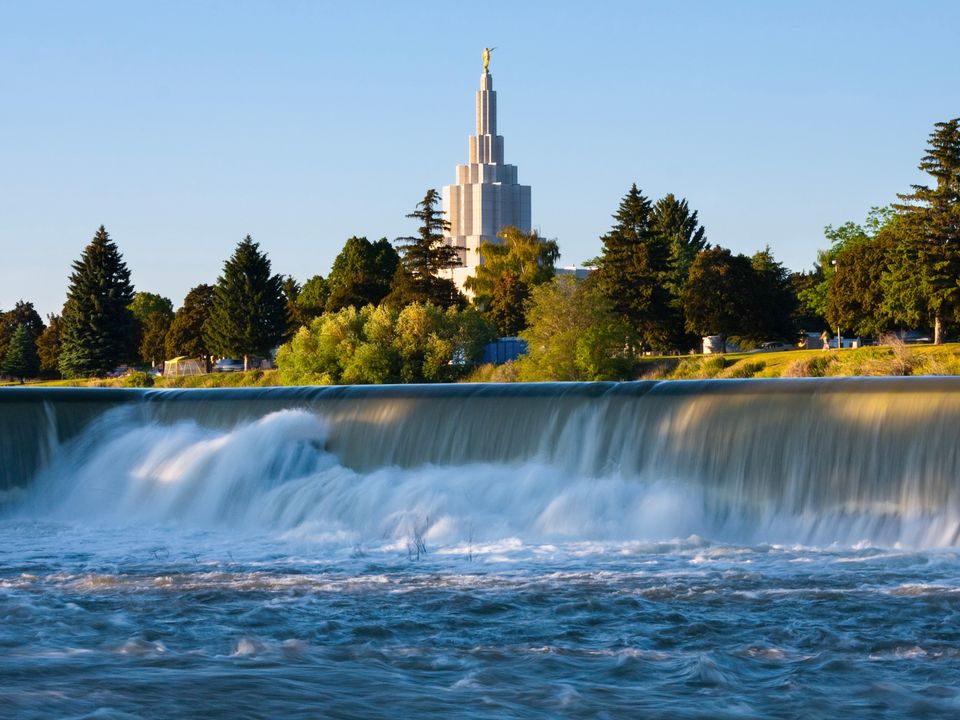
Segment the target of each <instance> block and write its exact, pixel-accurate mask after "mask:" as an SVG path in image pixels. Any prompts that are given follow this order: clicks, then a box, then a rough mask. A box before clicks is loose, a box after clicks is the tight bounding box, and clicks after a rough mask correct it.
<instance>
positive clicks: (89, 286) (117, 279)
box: [60, 225, 137, 378]
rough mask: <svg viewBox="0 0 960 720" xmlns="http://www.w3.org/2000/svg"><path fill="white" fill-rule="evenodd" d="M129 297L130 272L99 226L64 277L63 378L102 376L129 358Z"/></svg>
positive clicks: (132, 329)
mask: <svg viewBox="0 0 960 720" xmlns="http://www.w3.org/2000/svg"><path fill="white" fill-rule="evenodd" d="M132 301H133V286H132V285H131V284H130V271H129V270H128V269H127V266H126V264H125V263H124V262H123V256H122V255H121V254H120V251H119V250H118V249H117V245H116V243H114V242H113V241H112V240H111V239H110V236H109V235H108V234H107V230H106V228H104V227H103V225H101V226H100V229H99V230H97V234H96V235H94V237H93V240H92V241H91V243H90V244H89V245H87V247H86V248H84V251H83V254H82V255H81V256H80V259H79V260H77V261H75V262H74V263H73V273H72V274H71V275H70V287H69V289H68V291H67V302H66V304H65V305H64V306H63V335H62V338H61V352H60V372H61V373H62V374H63V376H64V377H68V378H71V377H89V376H93V375H104V374H106V373H107V372H108V371H110V370H111V369H113V368H115V367H116V366H117V365H118V364H120V363H125V362H129V361H131V360H132V359H133V358H134V357H135V355H136V344H135V343H136V338H137V325H136V320H135V319H134V317H133V313H132V312H130V309H129V307H128V306H129V305H130V303H131V302H132Z"/></svg>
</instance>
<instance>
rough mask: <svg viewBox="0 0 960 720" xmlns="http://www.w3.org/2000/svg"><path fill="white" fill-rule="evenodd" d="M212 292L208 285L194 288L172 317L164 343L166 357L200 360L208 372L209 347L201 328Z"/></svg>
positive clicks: (206, 314)
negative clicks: (203, 362) (202, 360)
mask: <svg viewBox="0 0 960 720" xmlns="http://www.w3.org/2000/svg"><path fill="white" fill-rule="evenodd" d="M213 296H214V290H213V287H211V286H210V285H197V286H196V287H195V288H192V289H191V290H190V292H188V293H187V296H186V297H185V298H184V299H183V305H182V306H181V307H180V309H178V310H177V312H176V314H175V315H174V316H173V322H171V323H170V329H169V330H168V331H167V337H166V340H165V343H164V348H165V350H166V356H167V357H169V358H174V357H192V358H203V359H204V361H205V363H206V365H207V370H208V371H209V369H210V356H211V355H212V354H213V353H211V352H210V348H209V347H208V346H207V343H206V340H204V336H203V329H204V325H205V324H206V322H207V319H208V318H209V317H210V309H211V308H212V307H213Z"/></svg>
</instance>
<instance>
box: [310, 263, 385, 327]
mask: <svg viewBox="0 0 960 720" xmlns="http://www.w3.org/2000/svg"><path fill="white" fill-rule="evenodd" d="M390 249H391V250H393V248H390ZM329 297H330V289H329V287H328V285H327V281H326V280H324V279H323V276H322V275H314V276H313V277H312V278H310V279H309V280H307V281H306V282H305V283H304V284H303V287H302V288H300V294H299V295H297V309H296V312H297V316H298V319H299V321H300V324H299V325H298V327H299V326H301V325H306V324H308V323H309V322H310V321H311V320H313V319H314V318H315V317H320V316H321V315H323V311H324V310H325V309H326V306H327V299H328V298H329Z"/></svg>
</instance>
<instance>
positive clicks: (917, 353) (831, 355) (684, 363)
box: [0, 343, 960, 388]
mask: <svg viewBox="0 0 960 720" xmlns="http://www.w3.org/2000/svg"><path fill="white" fill-rule="evenodd" d="M512 375H513V374H512V373H511V372H510V365H509V364H508V365H506V366H499V367H494V366H492V365H491V366H483V367H481V368H478V369H477V371H476V372H474V373H473V374H472V375H471V376H470V378H469V381H470V382H504V381H509V380H511V379H512ZM864 375H875V376H879V375H960V343H949V344H946V345H940V346H937V345H906V346H901V347H893V348H892V347H868V348H859V349H857V350H841V351H840V352H837V351H836V350H827V351H823V350H788V351H786V352H773V353H727V354H726V355H690V356H685V357H649V358H643V360H642V361H641V362H640V363H639V364H638V365H637V368H636V372H635V378H636V379H639V380H694V379H708V378H753V377H762V378H777V377H842V376H864ZM147 382H148V381H147V379H146V376H145V375H143V374H142V373H136V374H134V375H133V376H128V377H125V378H113V379H91V380H52V381H47V382H31V383H28V385H30V386H31V387H144V386H145V385H146V383H147ZM281 384H282V383H281V382H280V377H279V374H278V373H277V371H276V370H251V371H249V372H245V373H244V372H232V373H213V374H210V375H196V376H190V377H175V378H153V385H152V386H153V387H157V388H226V387H270V386H273V385H281ZM0 385H6V386H15V385H17V383H0Z"/></svg>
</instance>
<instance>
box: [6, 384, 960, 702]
mask: <svg viewBox="0 0 960 720" xmlns="http://www.w3.org/2000/svg"><path fill="white" fill-rule="evenodd" d="M103 398H105V399H103ZM0 412H2V415H0V429H3V431H4V432H3V435H2V436H0V451H2V456H0V457H2V459H3V462H4V467H5V469H6V470H5V471H6V472H7V476H6V478H7V480H6V490H5V492H4V496H3V497H4V498H6V503H5V506H4V510H3V514H2V517H0V563H2V564H0V620H3V621H4V622H3V623H2V624H0V677H2V678H3V680H4V682H3V684H2V685H3V689H2V690H0V692H2V693H3V694H4V695H3V696H4V699H5V701H7V703H8V704H9V707H11V708H12V709H13V710H14V711H15V713H14V715H15V716H18V717H49V716H51V715H53V716H66V717H140V716H148V717H181V716H184V715H196V714H203V715H207V716H210V717H221V716H222V717H236V716H238V715H239V716H252V717H275V716H278V715H283V716H286V717H313V716H316V715H317V714H326V715H332V716H342V717H399V716H410V715H412V714H413V713H417V714H420V715H427V716H444V717H446V716H465V717H504V716H506V717H557V716H566V717H623V716H638V715H639V716H646V717H734V716H735V717H808V716H810V714H811V713H812V714H825V715H833V714H836V711H837V709H838V708H843V712H844V713H845V714H849V715H852V716H855V717H856V716H860V717H905V716H917V717H935V716H943V717H949V716H954V715H956V714H957V713H958V712H960V684H958V681H960V629H958V628H960V624H958V622H957V621H958V619H960V618H958V609H960V563H958V560H957V557H956V554H955V550H954V547H955V545H956V544H957V542H958V529H960V506H958V503H957V496H956V490H955V486H956V485H957V480H956V476H957V469H958V467H960V457H958V455H957V453H958V449H957V441H956V440H957V428H958V427H960V425H958V424H957V420H960V385H958V384H957V383H955V382H951V381H950V380H947V379H937V380H934V381H929V380H928V381H919V382H918V381H914V379H909V380H886V381H863V380H860V381H852V382H851V381H806V382H804V381H797V382H790V381H786V382H783V381H775V382H767V383H764V382H756V381H754V382H749V381H748V382H739V383H738V382H713V383H709V382H707V383H702V382H697V383H631V384H622V385H616V384H594V385H547V386H511V387H507V386H503V387H499V386H474V387H469V388H466V387H462V386H458V387H454V388H419V389H418V388H381V389H374V388H337V389H298V390H289V389H277V390H260V391H253V392H229V391H228V392H225V393H218V392H215V391H204V392H195V393H191V392H189V391H180V392H146V393H144V392H135V393H129V394H114V395H113V396H112V397H109V398H107V397H106V396H98V395H91V394H89V393H87V394H84V395H80V394H67V393H63V392H61V393H47V394H42V395H27V394H24V393H23V392H22V391H21V392H18V393H9V392H7V393H4V392H0ZM4 423H6V425H4ZM10 428H15V429H12V430H11V429H10Z"/></svg>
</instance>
